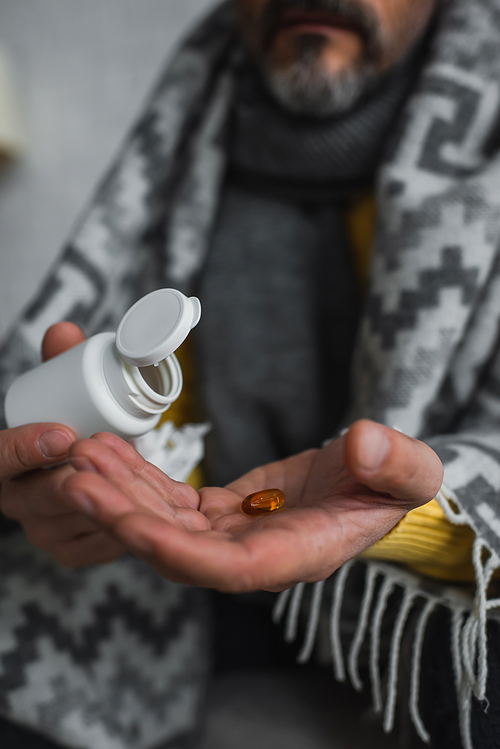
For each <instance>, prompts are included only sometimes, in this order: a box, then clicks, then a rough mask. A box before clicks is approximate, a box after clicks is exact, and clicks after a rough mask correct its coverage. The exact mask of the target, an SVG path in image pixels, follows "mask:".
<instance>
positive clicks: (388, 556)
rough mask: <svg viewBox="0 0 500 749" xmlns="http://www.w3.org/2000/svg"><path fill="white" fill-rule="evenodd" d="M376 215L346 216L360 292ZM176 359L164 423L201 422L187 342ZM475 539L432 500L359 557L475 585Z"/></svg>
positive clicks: (371, 208) (370, 211)
mask: <svg viewBox="0 0 500 749" xmlns="http://www.w3.org/2000/svg"><path fill="white" fill-rule="evenodd" d="M375 214H376V211H375V200H374V198H373V197H372V196H370V197H368V198H366V199H364V200H362V201H360V202H359V203H358V204H357V205H356V206H355V207H354V208H353V209H352V210H351V211H350V212H349V213H348V214H347V215H346V221H347V229H348V235H349V238H350V241H351V246H352V249H353V254H354V262H355V267H356V272H357V275H358V278H359V282H360V286H361V288H362V290H364V289H365V288H366V285H367V282H368V277H369V269H370V257H371V245H372V240H373V235H374V229H375ZM177 356H178V358H179V361H180V364H181V367H182V370H183V373H184V388H183V391H182V394H181V396H180V398H179V399H178V400H177V401H176V402H175V403H174V404H173V405H172V406H171V407H170V409H169V410H168V411H167V412H166V414H165V415H164V419H163V420H169V421H173V422H174V423H175V425H176V426H181V425H182V424H186V423H188V422H196V421H199V420H200V408H199V404H198V400H197V397H196V393H197V389H196V382H195V371H196V368H195V366H194V360H193V352H192V348H191V345H190V342H189V339H187V341H186V342H185V343H184V344H183V345H182V346H181V348H180V349H179V350H178V351H177ZM188 481H189V483H190V484H191V485H192V486H194V487H195V488H200V487H201V486H202V485H203V474H202V470H201V468H200V467H199V468H197V469H196V470H195V471H193V473H192V474H191V476H190V477H189V479H188ZM473 540H474V533H473V531H472V530H471V529H470V528H468V527H467V526H460V525H453V524H452V523H450V522H449V520H448V519H447V518H446V516H445V514H444V512H443V510H442V509H441V507H440V505H439V504H438V502H437V501H436V500H435V499H433V500H432V501H431V502H428V503H427V504H426V505H423V507H418V508H416V509H415V510H412V511H411V512H408V513H407V514H406V515H405V517H404V518H403V519H402V520H401V521H400V522H399V523H398V524H397V525H396V527H395V528H393V529H392V530H391V531H390V532H389V533H388V534H387V535H386V536H384V538H382V539H381V540H380V541H378V542H377V543H376V544H375V545H374V546H372V547H371V548H370V549H368V551H366V552H364V554H362V556H363V557H365V558H370V559H380V560H385V561H393V562H399V563H401V564H406V565H408V566H409V567H411V568H412V569H414V570H416V571H417V572H419V573H421V574H423V575H428V576H429V577H433V578H439V579H442V580H447V581H455V582H458V581H463V582H469V581H473V580H474V569H473V566H472V558H471V556H472V543H473Z"/></svg>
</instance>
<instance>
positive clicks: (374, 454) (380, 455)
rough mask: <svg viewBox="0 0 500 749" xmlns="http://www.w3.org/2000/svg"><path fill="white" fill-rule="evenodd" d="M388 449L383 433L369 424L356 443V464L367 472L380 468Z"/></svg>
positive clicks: (375, 426)
mask: <svg viewBox="0 0 500 749" xmlns="http://www.w3.org/2000/svg"><path fill="white" fill-rule="evenodd" d="M389 449H390V442H389V440H388V438H387V437H386V435H385V433H384V431H383V430H382V429H381V428H380V427H378V426H377V425H376V424H370V426H369V427H368V426H367V427H365V430H364V432H363V434H362V436H361V439H360V441H359V443H358V464H359V466H360V467H361V468H364V469H365V470H367V471H375V470H377V468H380V466H381V465H382V463H383V462H384V460H385V458H386V457H387V455H388V453H389Z"/></svg>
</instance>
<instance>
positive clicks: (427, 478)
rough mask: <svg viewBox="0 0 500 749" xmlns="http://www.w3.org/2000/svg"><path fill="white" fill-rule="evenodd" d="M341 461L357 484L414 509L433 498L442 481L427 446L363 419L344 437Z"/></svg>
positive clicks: (439, 465)
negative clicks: (407, 504)
mask: <svg viewBox="0 0 500 749" xmlns="http://www.w3.org/2000/svg"><path fill="white" fill-rule="evenodd" d="M344 459H345V464H346V467H347V469H348V471H349V473H350V475H351V476H352V477H353V478H355V479H356V480H357V481H359V482H360V483H362V484H365V485H366V486H369V487H370V488H371V489H373V490H374V491H376V492H380V493H383V494H389V495H390V496H391V497H394V498H395V499H402V500H405V501H407V502H409V503H411V504H414V505H416V506H417V505H420V504H424V503H425V502H428V501H429V500H431V499H432V498H433V497H435V496H436V494H437V493H438V491H439V489H440V487H441V484H442V481H443V465H442V463H441V461H440V459H439V458H438V456H437V455H436V453H435V452H434V450H432V449H431V448H430V447H429V446H428V445H426V444H425V443H423V442H420V441H419V440H415V439H412V438H411V437H407V436H406V435H404V434H401V433H400V432H398V431H396V430H394V429H389V427H386V426H383V425H381V424H376V423H375V422H373V421H368V420H366V419H363V420H361V421H357V422H356V423H355V424H353V425H352V426H351V428H350V429H349V431H348V432H347V434H346V435H345V437H344Z"/></svg>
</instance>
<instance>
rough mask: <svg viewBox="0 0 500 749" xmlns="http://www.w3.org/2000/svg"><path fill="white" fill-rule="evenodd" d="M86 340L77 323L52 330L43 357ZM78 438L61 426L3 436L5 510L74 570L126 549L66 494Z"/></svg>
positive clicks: (0, 478)
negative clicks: (70, 455) (73, 446)
mask: <svg viewBox="0 0 500 749" xmlns="http://www.w3.org/2000/svg"><path fill="white" fill-rule="evenodd" d="M83 340H85V336H84V334H83V332H82V331H81V330H80V328H78V327H77V326H76V325H73V324H72V323H59V324H58V325H54V326H52V327H51V328H49V330H48V331H47V333H46V335H45V338H44V342H43V357H44V359H50V358H52V357H53V356H57V355H58V354H60V353H62V352H63V351H66V349H69V348H72V347H73V346H76V345H77V344H78V343H81V342H82V341H83ZM74 441H75V435H74V433H73V432H72V431H71V429H68V427H66V426H63V425H61V424H29V425H27V426H22V427H17V428H16V429H5V430H4V431H1V432H0V482H1V492H0V509H1V510H2V512H3V513H4V515H6V516H7V517H10V518H13V519H14V520H17V521H18V522H19V523H21V525H22V526H23V528H24V530H25V532H26V535H27V536H28V538H29V540H30V541H31V542H32V543H33V544H34V545H35V546H39V547H40V548H42V549H45V550H46V551H48V552H50V553H51V554H52V555H53V556H54V557H55V559H56V560H57V561H58V562H60V563H61V564H64V565H66V566H69V567H76V566H81V565H86V564H98V563H102V562H109V561H112V560H113V559H116V558H117V557H119V556H121V555H122V554H123V552H124V551H125V549H124V547H123V545H122V544H121V543H120V542H119V541H117V540H116V538H114V537H112V536H110V535H109V534H108V533H107V532H106V531H103V529H102V528H101V527H100V526H99V525H96V523H94V522H93V521H92V520H90V519H89V517H88V515H87V514H85V513H82V512H79V511H77V510H75V507H74V505H73V504H71V503H70V502H69V501H68V497H67V494H66V492H65V491H64V488H63V487H64V482H65V480H66V479H67V478H68V476H69V475H70V474H72V473H73V472H74V469H73V468H71V466H69V465H65V466H61V467H58V468H54V469H53V470H50V471H43V470H40V469H41V468H47V467H50V466H52V465H57V464H59V463H62V462H64V461H65V460H66V459H67V457H68V450H69V447H70V445H71V444H72V443H73V442H74Z"/></svg>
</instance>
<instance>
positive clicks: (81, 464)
mask: <svg viewBox="0 0 500 749" xmlns="http://www.w3.org/2000/svg"><path fill="white" fill-rule="evenodd" d="M70 462H71V465H72V466H73V468H74V469H75V471H84V472H86V473H98V471H97V468H96V467H95V465H94V464H93V463H92V462H91V461H90V460H89V459H88V458H82V457H80V456H78V457H77V456H75V457H72V458H71V459H70Z"/></svg>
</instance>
